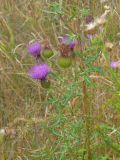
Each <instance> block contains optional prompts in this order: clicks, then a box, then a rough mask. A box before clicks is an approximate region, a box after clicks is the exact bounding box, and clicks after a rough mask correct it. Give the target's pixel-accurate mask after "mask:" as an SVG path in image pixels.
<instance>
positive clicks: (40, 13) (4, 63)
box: [0, 0, 120, 160]
mask: <svg viewBox="0 0 120 160" xmlns="http://www.w3.org/2000/svg"><path fill="white" fill-rule="evenodd" d="M105 5H107V6H109V7H110V14H109V16H108V17H107V22H106V23H105V25H104V27H103V28H101V30H98V31H97V37H95V38H93V40H91V41H89V40H86V39H85V38H83V35H82V34H83V30H84V23H85V17H86V16H88V15H93V17H94V18H95V17H100V16H101V15H102V14H103V13H104V10H105V9H104V6H105ZM66 34H70V35H73V34H74V35H75V38H76V36H77V37H78V38H80V40H81V42H83V43H85V49H84V50H81V46H80V43H79V44H78V46H76V48H75V53H76V57H75V59H74V61H73V64H72V66H71V67H70V68H69V69H66V70H63V69H61V68H60V67H59V66H58V64H57V58H58V57H59V56H58V48H59V41H58V37H59V36H64V35H66ZM46 37H47V38H48V39H49V41H50V44H51V45H52V49H53V51H54V57H53V58H52V59H50V60H48V63H49V65H50V66H51V68H52V70H53V74H51V75H50V76H49V79H50V81H51V87H50V89H49V90H46V89H43V88H42V87H41V85H40V83H39V82H36V81H34V80H31V79H30V78H29V76H28V70H29V67H30V66H31V65H33V64H34V63H35V61H34V59H33V58H31V57H30V56H29V55H28V53H27V50H26V45H27V44H28V43H29V42H30V41H33V40H39V41H41V42H42V41H44V39H45V38H46ZM106 42H110V43H112V44H113V46H114V47H113V48H112V50H111V51H110V50H108V48H106V47H105V43H106ZM119 58H120V1H119V0H118V1H117V0H114V1H113V0H108V1H106V2H103V1H99V0H92V1H90V0H57V1H54V0H22V1H21V0H0V128H1V133H0V159H1V160H119V159H120V72H119V67H118V68H117V69H113V68H111V67H110V62H111V61H119ZM81 59H82V60H81ZM54 62H55V63H54ZM83 62H84V64H85V68H84V67H83V64H82V63H83ZM83 79H84V80H83ZM84 82H85V83H84ZM84 85H85V86H84ZM3 130H5V136H3V134H2V132H3Z"/></svg>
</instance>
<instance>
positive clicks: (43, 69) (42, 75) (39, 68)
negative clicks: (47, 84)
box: [29, 63, 50, 80]
mask: <svg viewBox="0 0 120 160" xmlns="http://www.w3.org/2000/svg"><path fill="white" fill-rule="evenodd" d="M49 72H50V69H49V66H48V65H47V64H45V63H44V64H37V65H35V66H33V67H32V68H31V69H30V71H29V75H30V77H31V78H33V79H36V80H45V79H46V76H47V75H48V74H49Z"/></svg>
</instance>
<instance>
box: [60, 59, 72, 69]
mask: <svg viewBox="0 0 120 160" xmlns="http://www.w3.org/2000/svg"><path fill="white" fill-rule="evenodd" d="M58 64H59V65H60V67H61V68H68V67H70V66H71V65H72V58H70V57H60V58H59V60H58Z"/></svg>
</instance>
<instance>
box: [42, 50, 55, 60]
mask: <svg viewBox="0 0 120 160" xmlns="http://www.w3.org/2000/svg"><path fill="white" fill-rule="evenodd" d="M42 56H43V57H44V58H45V59H48V58H50V57H52V56H53V52H52V51H51V50H48V49H46V50H45V51H44V52H43V54H42Z"/></svg>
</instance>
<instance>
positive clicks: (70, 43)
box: [61, 36, 77, 49]
mask: <svg viewBox="0 0 120 160" xmlns="http://www.w3.org/2000/svg"><path fill="white" fill-rule="evenodd" d="M61 43H62V44H65V45H68V46H69V48H70V49H73V48H74V47H75V45H76V44H77V40H73V41H71V39H70V37H68V36H67V37H62V39H61Z"/></svg>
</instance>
